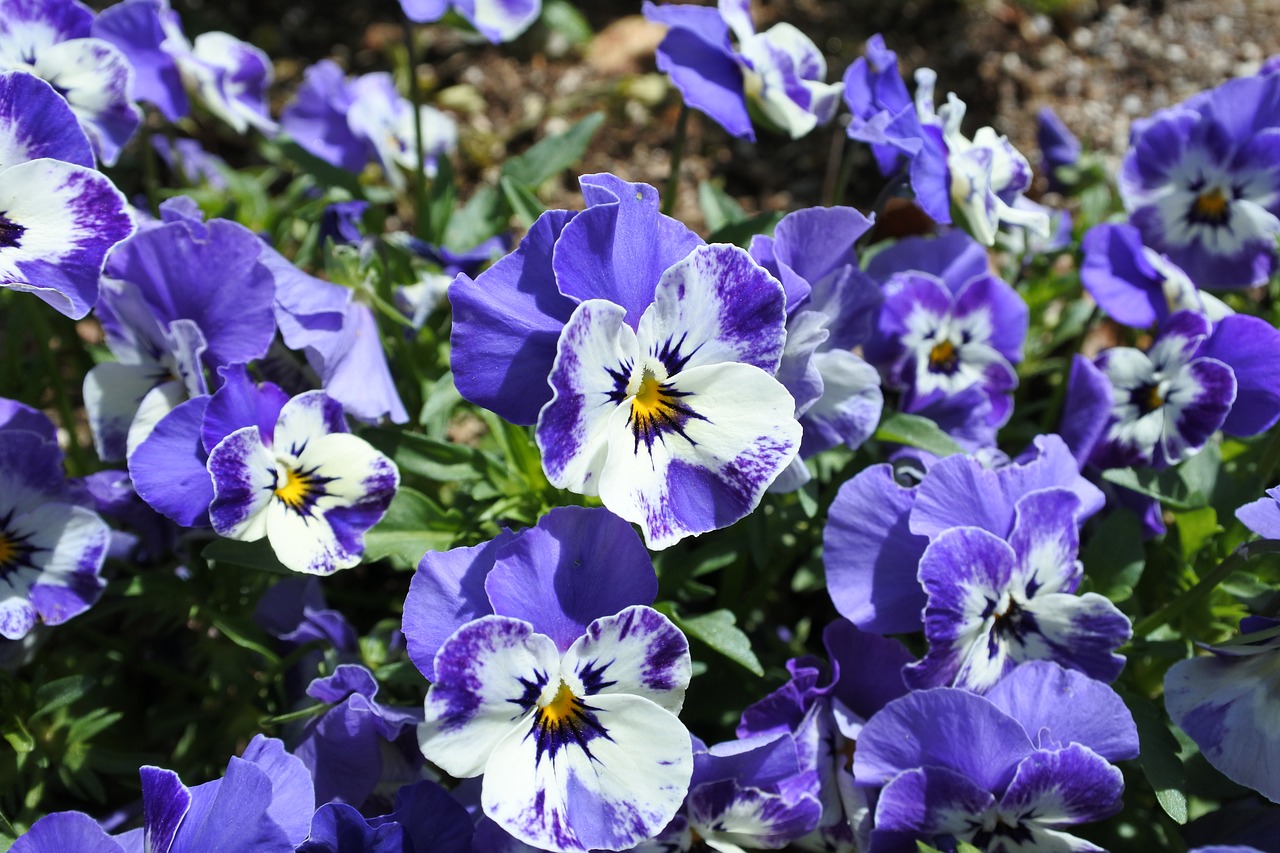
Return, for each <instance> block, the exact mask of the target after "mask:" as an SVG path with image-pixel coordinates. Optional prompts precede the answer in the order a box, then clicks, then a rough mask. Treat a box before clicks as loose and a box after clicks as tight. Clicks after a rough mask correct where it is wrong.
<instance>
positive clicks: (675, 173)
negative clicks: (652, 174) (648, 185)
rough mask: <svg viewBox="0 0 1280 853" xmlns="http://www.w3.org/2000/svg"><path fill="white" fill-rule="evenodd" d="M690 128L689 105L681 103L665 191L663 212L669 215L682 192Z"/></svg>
mask: <svg viewBox="0 0 1280 853" xmlns="http://www.w3.org/2000/svg"><path fill="white" fill-rule="evenodd" d="M688 130H689V105H688V104H686V103H684V102H683V101H682V102H681V103H680V117H679V118H677V119H676V138H675V141H674V142H672V143H671V174H670V175H668V176H667V189H666V192H664V193H663V198H662V212H663V213H665V214H666V215H667V216H670V215H671V212H672V211H673V210H675V209H676V196H677V195H679V194H680V162H681V161H682V160H683V159H684V143H685V138H686V136H687V135H688Z"/></svg>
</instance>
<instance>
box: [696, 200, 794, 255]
mask: <svg viewBox="0 0 1280 853" xmlns="http://www.w3.org/2000/svg"><path fill="white" fill-rule="evenodd" d="M780 219H782V214H781V213H779V212H778V211H776V210H769V211H765V212H764V213H757V214H756V215H755V216H748V217H747V218H746V219H743V220H741V221H739V222H731V223H729V224H728V225H725V226H724V227H723V228H719V229H717V230H715V231H712V232H711V236H710V237H708V238H707V242H708V243H732V244H734V245H735V246H741V247H742V248H744V249H745V248H747V247H748V246H749V245H750V244H751V238H752V237H754V236H756V235H757V234H772V233H773V229H774V226H776V225H777V224H778V221H779V220H780Z"/></svg>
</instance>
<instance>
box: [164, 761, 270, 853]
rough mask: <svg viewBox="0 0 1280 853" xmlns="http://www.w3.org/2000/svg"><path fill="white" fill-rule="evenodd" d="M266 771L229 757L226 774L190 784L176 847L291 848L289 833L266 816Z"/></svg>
mask: <svg viewBox="0 0 1280 853" xmlns="http://www.w3.org/2000/svg"><path fill="white" fill-rule="evenodd" d="M271 799H272V786H271V777H269V776H268V775H267V774H266V772H265V771H263V770H262V769H260V768H259V767H258V766H257V765H255V764H253V763H252V762H249V761H244V760H242V759H239V758H232V759H231V762H230V763H229V764H228V765H227V775H226V776H224V777H223V778H222V779H219V780H217V781H215V782H206V783H205V784H203V785H198V786H196V787H195V788H192V789H191V808H190V810H189V811H188V812H187V816H186V817H185V818H184V819H183V821H182V825H181V826H180V827H179V830H178V837H177V839H175V847H176V846H178V845H181V850H182V851H184V853H185V851H197V850H219V849H226V850H253V851H255V853H293V849H294V845H293V844H292V843H291V842H290V840H289V836H288V835H286V833H285V831H284V830H283V829H282V828H281V827H280V826H279V825H278V824H277V823H276V822H275V821H274V820H273V819H272V818H271V816H270V815H269V814H268V809H269V808H270V806H271Z"/></svg>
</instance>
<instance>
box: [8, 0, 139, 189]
mask: <svg viewBox="0 0 1280 853" xmlns="http://www.w3.org/2000/svg"><path fill="white" fill-rule="evenodd" d="M92 24H93V12H92V11H91V10H90V9H89V8H88V7H87V6H85V5H83V4H81V3H78V2H76V0H0V70H22V71H30V72H31V73H33V74H36V75H37V76H39V77H42V78H44V79H45V80H47V81H49V83H51V84H52V85H53V86H54V88H55V89H56V90H57V92H58V94H60V95H62V97H64V98H65V99H66V101H67V103H68V104H69V105H70V106H71V110H72V112H73V113H75V115H76V118H77V119H78V120H79V121H80V125H81V126H82V127H83V128H84V130H85V133H87V134H88V136H89V139H90V141H91V142H92V143H93V149H94V152H95V153H96V154H97V155H98V159H100V160H101V161H102V162H103V163H105V164H106V165H108V166H111V165H114V164H115V162H116V159H117V158H118V157H119V155H120V149H121V148H123V147H124V145H125V143H126V142H128V141H129V138H130V137H131V136H133V132H134V130H136V129H137V127H138V123H139V122H140V121H141V120H142V113H141V111H140V110H139V109H138V108H137V106H135V105H134V103H133V68H132V67H131V66H130V65H129V61H128V60H127V59H126V58H125V56H124V54H123V53H121V52H120V50H118V49H117V48H116V47H115V46H114V45H112V44H111V43H110V42H107V41H104V40H102V39H99V38H91V37H90V29H91V26H92Z"/></svg>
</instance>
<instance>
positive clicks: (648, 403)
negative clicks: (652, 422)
mask: <svg viewBox="0 0 1280 853" xmlns="http://www.w3.org/2000/svg"><path fill="white" fill-rule="evenodd" d="M662 403H663V400H662V383H661V382H659V381H658V377H657V376H655V375H654V374H653V371H652V370H650V369H649V368H647V367H646V368H645V369H644V374H643V375H642V376H641V377H640V387H639V388H638V389H637V390H636V396H635V399H634V400H632V401H631V412H632V415H633V416H639V417H653V416H654V415H655V414H656V413H657V409H658V407H659V406H661V405H662Z"/></svg>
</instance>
